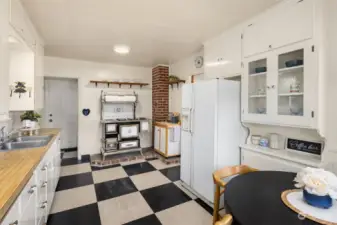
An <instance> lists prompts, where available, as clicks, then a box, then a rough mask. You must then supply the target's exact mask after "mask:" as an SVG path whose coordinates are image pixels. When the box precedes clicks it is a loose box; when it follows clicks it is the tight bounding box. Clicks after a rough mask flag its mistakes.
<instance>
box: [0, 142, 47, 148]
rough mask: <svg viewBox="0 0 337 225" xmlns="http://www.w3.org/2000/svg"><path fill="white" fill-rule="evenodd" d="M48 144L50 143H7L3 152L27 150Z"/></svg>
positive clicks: (3, 146)
mask: <svg viewBox="0 0 337 225" xmlns="http://www.w3.org/2000/svg"><path fill="white" fill-rule="evenodd" d="M47 144H48V141H41V140H40V141H25V142H7V143H4V144H3V145H2V147H1V150H18V149H25V148H38V147H42V146H45V145H47Z"/></svg>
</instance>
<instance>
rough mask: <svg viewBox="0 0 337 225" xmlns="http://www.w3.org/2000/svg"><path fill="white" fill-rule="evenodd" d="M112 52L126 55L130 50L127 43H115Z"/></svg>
mask: <svg viewBox="0 0 337 225" xmlns="http://www.w3.org/2000/svg"><path fill="white" fill-rule="evenodd" d="M114 52H116V53H117V54H120V55H127V54H129V52H130V47H129V46H127V45H115V46H114Z"/></svg>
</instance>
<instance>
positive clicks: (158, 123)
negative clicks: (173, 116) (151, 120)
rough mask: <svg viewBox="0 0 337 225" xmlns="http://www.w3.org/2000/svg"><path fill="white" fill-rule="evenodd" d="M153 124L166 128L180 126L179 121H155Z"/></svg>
mask: <svg viewBox="0 0 337 225" xmlns="http://www.w3.org/2000/svg"><path fill="white" fill-rule="evenodd" d="M155 126H161V127H166V128H171V127H177V126H179V127H180V124H179V123H170V122H156V124H155Z"/></svg>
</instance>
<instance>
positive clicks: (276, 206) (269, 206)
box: [224, 171, 318, 225]
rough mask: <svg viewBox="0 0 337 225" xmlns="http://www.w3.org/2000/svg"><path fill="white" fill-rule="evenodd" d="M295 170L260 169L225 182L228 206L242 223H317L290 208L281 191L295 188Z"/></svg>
mask: <svg viewBox="0 0 337 225" xmlns="http://www.w3.org/2000/svg"><path fill="white" fill-rule="evenodd" d="M295 176H296V174H295V173H287V172H277V171H259V172H252V173H247V174H244V175H239V176H237V177H234V178H232V179H231V180H230V181H229V182H228V184H227V185H226V190H225V193H224V198H225V207H226V210H227V212H228V213H231V214H232V216H233V217H234V220H235V223H236V224H240V225H317V224H318V223H316V222H313V221H311V220H308V219H305V220H300V219H299V218H298V214H297V213H296V212H294V211H292V210H291V209H289V208H288V207H287V206H286V205H284V203H283V202H282V199H281V193H282V192H283V191H285V190H289V189H294V188H295V187H294V182H293V180H294V178H295Z"/></svg>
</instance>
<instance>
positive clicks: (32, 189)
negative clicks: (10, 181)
mask: <svg viewBox="0 0 337 225" xmlns="http://www.w3.org/2000/svg"><path fill="white" fill-rule="evenodd" d="M35 189H36V185H33V186H31V187H30V189H29V190H28V194H33V193H34V192H35Z"/></svg>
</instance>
